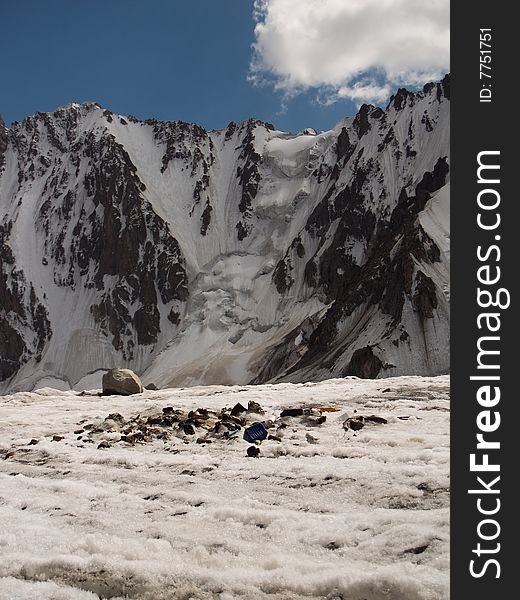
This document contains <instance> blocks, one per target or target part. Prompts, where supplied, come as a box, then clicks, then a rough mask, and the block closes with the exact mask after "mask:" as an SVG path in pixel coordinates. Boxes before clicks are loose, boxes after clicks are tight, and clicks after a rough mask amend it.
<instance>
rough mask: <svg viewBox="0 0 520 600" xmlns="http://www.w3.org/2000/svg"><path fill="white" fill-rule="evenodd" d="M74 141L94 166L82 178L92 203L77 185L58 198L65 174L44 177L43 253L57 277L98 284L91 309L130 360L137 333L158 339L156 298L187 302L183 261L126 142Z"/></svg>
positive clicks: (144, 339)
mask: <svg viewBox="0 0 520 600" xmlns="http://www.w3.org/2000/svg"><path fill="white" fill-rule="evenodd" d="M76 147H77V151H78V153H79V154H81V155H82V156H86V157H88V158H89V159H90V162H91V163H92V165H93V166H92V168H91V169H90V170H89V171H87V172H86V174H85V178H84V186H85V189H86V192H87V194H88V196H89V198H90V199H91V201H92V208H91V209H89V212H87V210H86V206H87V203H84V204H83V205H81V204H80V203H78V201H77V195H78V193H79V190H78V187H76V188H75V189H74V191H69V192H67V194H65V196H63V197H62V196H60V191H61V188H62V186H63V185H64V182H65V183H67V182H68V180H67V178H66V177H64V175H62V176H61V177H60V178H58V176H54V177H53V178H52V179H51V178H50V180H49V179H48V180H47V183H48V188H47V189H48V192H49V193H51V194H52V196H51V199H50V200H47V201H46V202H45V203H44V204H43V205H42V208H41V210H40V221H39V223H38V225H37V227H38V229H41V230H42V231H43V232H44V233H45V245H44V249H45V255H46V256H50V258H52V259H53V261H54V264H55V268H54V281H55V283H56V284H57V285H59V286H65V287H72V288H75V287H76V286H78V285H81V286H83V287H85V288H87V289H89V288H95V289H97V290H99V292H100V293H101V297H100V299H99V300H98V301H97V302H95V303H94V304H92V306H91V313H92V315H93V317H94V319H95V321H96V322H97V323H98V324H99V326H100V328H101V330H102V331H103V332H104V333H105V334H106V335H107V336H109V337H110V339H111V342H112V345H113V347H114V348H115V349H116V350H119V351H121V352H122V354H123V357H124V358H125V359H127V360H129V359H132V358H133V356H134V346H135V340H134V335H133V332H134V331H135V332H136V334H137V344H139V345H150V344H154V343H155V342H156V341H157V336H158V333H159V330H160V317H159V309H158V305H159V303H162V304H169V303H171V302H172V301H181V302H182V301H184V300H186V298H187V294H188V292H187V276H186V271H185V269H184V260H183V257H182V254H181V250H180V247H179V244H178V242H177V240H175V238H173V237H172V235H171V234H170V232H169V229H168V226H167V224H166V223H165V222H164V221H163V220H162V219H160V217H159V216H158V215H157V214H156V213H155V212H154V211H153V209H152V207H151V206H150V205H149V204H148V203H147V202H146V201H145V200H144V199H143V197H142V193H143V192H144V191H145V189H146V188H145V186H144V184H143V183H142V182H141V181H140V179H139V177H138V175H137V173H136V168H135V166H134V165H133V164H132V162H131V160H130V157H129V156H128V154H127V152H126V151H125V150H124V148H123V147H122V146H121V145H120V144H118V143H117V142H116V141H115V139H114V138H113V137H112V136H107V137H103V138H101V139H100V140H93V139H92V138H91V137H90V136H87V137H86V138H85V140H84V141H83V144H81V145H80V144H76ZM65 173H66V171H63V174H65ZM53 200H54V201H55V202H53ZM73 209H74V211H73ZM57 223H59V225H60V227H59V229H57V228H56V224H57ZM66 240H69V241H68V243H66ZM107 277H108V278H111V279H112V281H113V283H112V285H108V286H107V284H106V278H107ZM131 307H132V308H133V310H132V308H131Z"/></svg>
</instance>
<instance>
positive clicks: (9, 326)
mask: <svg viewBox="0 0 520 600" xmlns="http://www.w3.org/2000/svg"><path fill="white" fill-rule="evenodd" d="M11 229H12V223H11V222H10V221H9V222H7V223H6V224H4V225H1V224H0V381H3V380H5V379H8V378H9V377H11V376H12V375H13V374H15V373H16V372H17V371H18V369H19V368H20V366H21V365H22V364H23V363H25V362H27V361H28V360H29V358H30V357H31V356H33V357H34V358H35V360H36V362H39V361H40V360H41V355H42V351H43V348H44V346H45V344H46V342H47V341H48V340H49V339H50V337H51V335H52V332H51V327H50V322H49V319H48V312H47V309H46V308H45V306H44V305H43V304H42V303H41V301H40V299H39V298H38V296H37V294H36V291H35V289H34V287H33V285H32V284H29V283H28V282H27V279H26V277H25V275H24V272H23V271H21V270H20V269H17V268H16V266H15V261H14V256H13V252H12V250H11V247H10V245H9V236H10V234H11ZM27 328H29V329H30V330H31V331H32V332H33V335H31V337H30V339H27V338H26V337H25V336H24V335H23V333H24V330H26V329H27Z"/></svg>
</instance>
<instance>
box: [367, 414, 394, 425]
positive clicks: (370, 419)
mask: <svg viewBox="0 0 520 600" xmlns="http://www.w3.org/2000/svg"><path fill="white" fill-rule="evenodd" d="M365 421H368V422H369V423H375V424H376V425H386V424H387V423H388V421H387V420H386V419H385V418H384V417H377V416H376V415H370V416H369V417H365Z"/></svg>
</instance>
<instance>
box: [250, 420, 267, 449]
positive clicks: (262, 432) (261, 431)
mask: <svg viewBox="0 0 520 600" xmlns="http://www.w3.org/2000/svg"><path fill="white" fill-rule="evenodd" d="M266 438H267V429H266V428H265V427H264V425H263V423H253V424H252V425H251V426H250V427H248V428H247V429H246V430H245V431H244V439H245V440H246V442H249V443H250V444H251V443H253V442H256V441H257V440H265V439H266Z"/></svg>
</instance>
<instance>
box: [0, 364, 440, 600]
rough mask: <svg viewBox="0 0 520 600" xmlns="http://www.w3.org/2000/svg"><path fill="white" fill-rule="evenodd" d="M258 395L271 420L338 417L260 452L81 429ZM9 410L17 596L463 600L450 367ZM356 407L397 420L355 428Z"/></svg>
mask: <svg viewBox="0 0 520 600" xmlns="http://www.w3.org/2000/svg"><path fill="white" fill-rule="evenodd" d="M250 400H254V401H256V402H259V403H260V404H261V405H262V406H263V407H264V408H265V410H266V415H265V418H266V419H270V418H271V419H274V418H276V417H277V416H278V415H279V413H280V410H281V409H282V408H288V407H295V406H296V407H300V406H304V407H321V408H335V409H337V410H336V411H335V412H324V414H325V415H326V416H327V420H326V422H325V423H323V424H322V425H319V426H311V425H309V424H304V423H303V422H302V421H300V419H299V418H298V417H294V418H292V419H291V420H290V422H289V426H288V427H287V428H286V429H284V430H283V438H282V441H281V442H279V441H275V440H266V441H264V442H262V444H261V446H260V450H261V454H260V457H259V458H247V457H246V450H247V448H248V446H249V444H247V443H246V442H245V441H244V440H242V439H241V438H238V439H232V440H228V441H225V440H223V439H215V440H214V441H213V443H212V444H208V445H200V444H196V443H195V441H192V439H194V437H196V436H191V437H190V436H187V437H185V438H181V437H173V438H172V439H170V440H167V441H159V440H155V441H153V442H151V443H147V444H137V445H135V446H132V445H130V444H126V443H124V442H116V443H114V442H112V443H113V445H112V446H111V447H110V448H108V449H98V448H97V444H88V443H85V441H84V439H77V438H78V435H77V434H75V433H74V431H77V430H78V429H80V428H81V427H82V424H83V425H84V424H86V423H91V422H95V421H97V420H100V419H101V420H102V419H104V418H105V417H106V416H107V415H108V414H109V413H112V412H119V413H121V414H122V415H123V416H124V417H126V418H128V417H131V416H135V415H137V414H139V413H140V414H143V413H145V412H150V411H161V409H162V408H163V407H165V406H168V405H170V406H174V407H175V408H182V409H185V410H190V409H195V408H198V407H201V408H208V409H213V410H215V409H218V410H220V409H221V408H222V407H224V406H233V405H234V404H236V403H237V402H240V403H242V404H245V405H246V406H247V403H248V401H250ZM0 409H1V420H0V555H1V560H0V599H2V600H21V599H36V598H37V599H38V600H51V599H54V600H87V599H88V600H94V599H96V598H112V599H116V598H135V599H140V600H151V599H154V600H158V599H172V600H173V599H180V598H182V599H185V600H188V599H193V600H199V599H201V600H202V599H212V600H213V599H215V600H233V599H235V598H244V599H245V598H247V599H252V598H254V599H262V598H269V599H270V600H282V599H283V600H291V599H297V598H320V599H328V600H340V599H343V600H345V599H346V598H348V600H441V599H445V598H447V597H448V574H449V573H448V569H449V555H448V552H449V538H448V536H449V495H448V494H449V491H448V490H449V448H448V445H449V378H448V377H447V376H443V377H437V378H423V377H399V378H394V379H385V380H359V379H356V378H347V379H336V380H329V381H325V382H321V383H306V384H296V385H293V384H278V385H265V386H245V387H239V386H233V387H224V386H211V387H195V388H190V389H168V390H162V391H146V392H145V393H144V394H143V395H140V396H135V397H118V396H113V397H99V396H97V395H94V394H91V395H80V394H79V393H77V392H74V391H58V390H53V389H50V388H45V389H41V390H38V391H36V392H20V393H17V394H13V395H10V396H4V397H0ZM356 415H365V416H367V415H377V416H381V417H384V418H385V419H387V421H388V423H387V424H386V425H376V424H368V423H367V424H366V425H365V427H364V428H363V429H361V430H359V431H357V432H353V431H352V430H350V431H345V430H344V429H343V427H342V424H343V422H344V420H345V419H346V418H347V417H352V416H356ZM53 435H57V436H63V439H61V440H59V441H52V436H53ZM110 436H111V437H110ZM114 438H115V439H117V436H114V434H113V433H112V434H107V439H112V440H114ZM32 439H34V440H36V441H37V443H33V444H32V445H31V444H30V443H29V442H30V441H31V440H32ZM56 439H57V438H56Z"/></svg>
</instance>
